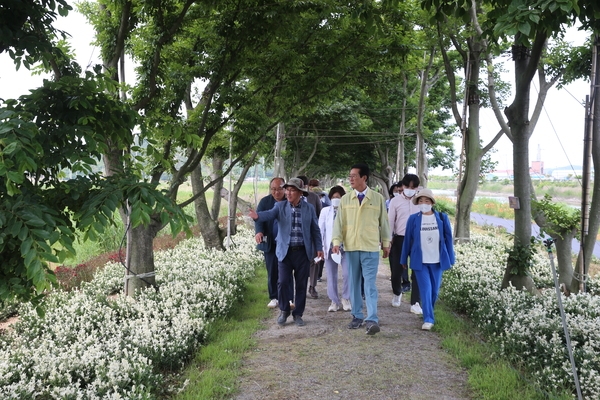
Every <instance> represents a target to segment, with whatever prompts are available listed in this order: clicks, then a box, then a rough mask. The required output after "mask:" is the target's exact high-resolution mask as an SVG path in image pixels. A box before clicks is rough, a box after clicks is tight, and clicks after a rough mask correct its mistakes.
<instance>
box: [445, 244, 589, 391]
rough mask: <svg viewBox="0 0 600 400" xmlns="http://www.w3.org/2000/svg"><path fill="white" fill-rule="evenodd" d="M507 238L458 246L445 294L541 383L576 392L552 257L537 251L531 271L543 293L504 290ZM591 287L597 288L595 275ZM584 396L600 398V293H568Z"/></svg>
mask: <svg viewBox="0 0 600 400" xmlns="http://www.w3.org/2000/svg"><path fill="white" fill-rule="evenodd" d="M507 246H508V244H507V243H506V242H503V241H502V240H501V239H498V238H495V237H492V236H474V237H473V239H472V241H471V242H470V243H467V244H459V245H457V246H456V260H457V261H456V264H455V266H454V268H452V269H450V270H449V271H447V272H446V273H445V274H444V283H443V287H442V290H441V293H440V298H442V299H443V300H444V301H445V302H447V303H448V304H449V305H450V306H451V307H452V308H453V309H455V310H457V311H460V312H463V313H465V314H467V315H468V316H469V317H470V318H471V319H472V321H473V322H474V323H476V324H477V326H478V327H479V328H480V329H481V331H482V332H483V333H484V334H485V335H486V337H487V339H488V340H490V341H491V342H493V343H495V344H497V345H498V348H499V349H500V352H501V353H502V355H504V356H506V357H507V358H509V359H511V360H512V361H514V362H515V363H516V364H518V365H522V366H525V367H526V369H527V370H528V371H530V372H531V374H532V375H533V376H534V378H535V379H536V381H537V384H538V385H539V386H540V387H541V388H546V389H552V390H556V391H557V392H558V391H562V390H567V391H570V392H573V393H574V392H575V384H574V380H573V373H572V369H571V364H570V361H569V355H568V350H567V346H566V339H565V335H564V331H563V326H562V323H561V316H560V311H559V309H558V302H557V299H556V291H555V289H554V281H553V277H552V271H551V267H550V260H549V259H548V257H543V256H536V257H535V258H534V262H533V265H532V267H531V268H530V273H531V276H532V278H533V280H534V281H535V283H536V285H537V286H538V287H539V288H542V290H541V292H540V294H539V295H536V296H533V295H530V294H529V293H527V292H525V291H518V290H515V289H514V288H512V287H510V288H508V289H506V290H501V283H502V278H503V274H504V269H505V266H506V260H507V253H506V251H505V248H506V247H507ZM588 283H589V286H592V287H598V282H597V280H594V279H590V281H589V282H588ZM562 302H563V305H564V308H565V311H566V317H567V322H568V326H569V335H570V338H571V345H572V348H573V351H574V357H575V362H576V364H577V373H578V375H579V380H580V384H581V390H582V392H583V396H584V397H585V398H586V399H600V330H599V329H598V327H599V326H600V298H599V297H598V296H596V295H593V294H590V293H586V294H580V295H571V296H569V297H565V296H564V295H563V297H562Z"/></svg>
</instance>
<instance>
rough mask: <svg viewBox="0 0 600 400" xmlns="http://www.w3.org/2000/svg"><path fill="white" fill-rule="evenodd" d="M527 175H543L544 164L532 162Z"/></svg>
mask: <svg viewBox="0 0 600 400" xmlns="http://www.w3.org/2000/svg"><path fill="white" fill-rule="evenodd" d="M529 173H530V174H532V175H544V162H543V161H532V162H531V168H530V169H529Z"/></svg>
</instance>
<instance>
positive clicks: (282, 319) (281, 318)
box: [277, 311, 290, 326]
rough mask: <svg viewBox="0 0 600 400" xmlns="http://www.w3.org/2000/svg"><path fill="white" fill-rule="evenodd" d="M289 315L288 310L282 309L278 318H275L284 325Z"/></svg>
mask: <svg viewBox="0 0 600 400" xmlns="http://www.w3.org/2000/svg"><path fill="white" fill-rule="evenodd" d="M289 316H290V312H289V311H282V312H280V313H279V318H277V323H278V324H279V325H281V326H283V325H285V321H287V319H288V317H289Z"/></svg>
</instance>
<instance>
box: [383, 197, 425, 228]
mask: <svg viewBox="0 0 600 400" xmlns="http://www.w3.org/2000/svg"><path fill="white" fill-rule="evenodd" d="M411 199H412V198H410V199H407V198H406V197H405V196H404V195H403V194H400V195H399V196H394V198H393V199H391V200H390V209H389V210H388V219H389V221H390V230H391V231H392V235H400V236H404V233H405V231H406V221H408V217H409V216H410V215H412V214H415V213H417V212H419V207H417V206H416V205H414V204H413V203H412V201H411Z"/></svg>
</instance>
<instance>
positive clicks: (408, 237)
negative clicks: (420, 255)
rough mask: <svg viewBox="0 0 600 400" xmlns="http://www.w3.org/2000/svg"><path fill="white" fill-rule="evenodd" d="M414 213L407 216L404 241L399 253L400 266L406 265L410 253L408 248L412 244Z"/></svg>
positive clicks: (405, 266)
mask: <svg viewBox="0 0 600 400" xmlns="http://www.w3.org/2000/svg"><path fill="white" fill-rule="evenodd" d="M414 215H416V214H413V215H411V216H410V217H408V221H407V222H406V231H405V233H404V243H403V244H402V254H401V255H400V264H401V265H402V267H404V268H407V267H408V256H409V255H410V248H411V246H412V241H413V230H414V228H413V225H414V221H415V218H414V217H413V216H414Z"/></svg>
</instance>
